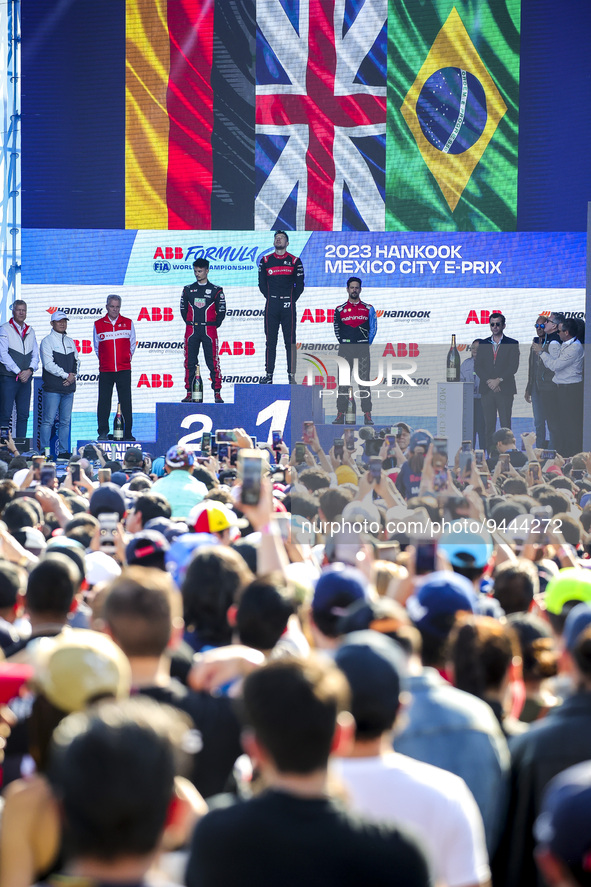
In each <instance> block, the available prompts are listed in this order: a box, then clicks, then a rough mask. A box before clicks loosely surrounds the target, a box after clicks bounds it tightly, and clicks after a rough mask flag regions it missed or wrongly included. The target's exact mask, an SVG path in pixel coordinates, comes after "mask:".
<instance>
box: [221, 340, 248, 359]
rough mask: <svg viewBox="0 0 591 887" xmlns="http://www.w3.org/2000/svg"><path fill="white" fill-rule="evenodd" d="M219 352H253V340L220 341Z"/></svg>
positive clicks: (235, 353)
mask: <svg viewBox="0 0 591 887" xmlns="http://www.w3.org/2000/svg"><path fill="white" fill-rule="evenodd" d="M220 354H233V355H234V356H235V357H236V355H238V354H247V355H248V354H254V342H232V344H231V345H230V342H222V344H221V346H220Z"/></svg>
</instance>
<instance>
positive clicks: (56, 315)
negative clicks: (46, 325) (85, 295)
mask: <svg viewBox="0 0 591 887" xmlns="http://www.w3.org/2000/svg"><path fill="white" fill-rule="evenodd" d="M68 319H69V318H68V315H67V314H66V313H65V312H64V311H54V312H53V314H52V315H51V318H50V320H51V323H55V321H56V320H68Z"/></svg>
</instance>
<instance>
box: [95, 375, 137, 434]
mask: <svg viewBox="0 0 591 887" xmlns="http://www.w3.org/2000/svg"><path fill="white" fill-rule="evenodd" d="M113 385H116V386H117V400H118V401H119V403H120V404H121V412H122V413H123V421H124V423H125V431H124V433H123V434H124V439H125V440H129V438H130V437H131V431H132V428H131V426H132V424H133V414H132V409H131V370H119V372H118V373H99V390H98V406H97V410H96V416H97V422H98V436H99V437H106V436H107V434H108V433H109V415H110V413H111V399H112V397H113Z"/></svg>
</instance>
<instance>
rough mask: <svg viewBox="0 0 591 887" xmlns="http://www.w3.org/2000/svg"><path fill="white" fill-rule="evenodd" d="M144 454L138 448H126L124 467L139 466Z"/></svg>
mask: <svg viewBox="0 0 591 887" xmlns="http://www.w3.org/2000/svg"><path fill="white" fill-rule="evenodd" d="M143 461H144V454H143V453H142V451H141V449H140V448H139V447H128V448H127V449H126V450H125V457H124V462H125V464H126V465H141V463H142V462H143Z"/></svg>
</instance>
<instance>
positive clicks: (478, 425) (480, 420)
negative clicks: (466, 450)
mask: <svg viewBox="0 0 591 887" xmlns="http://www.w3.org/2000/svg"><path fill="white" fill-rule="evenodd" d="M477 439H478V447H479V448H480V449H481V450H486V432H485V430H484V415H483V413H482V399H481V398H480V397H475V398H474V435H473V440H474V446H476V440H477Z"/></svg>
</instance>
